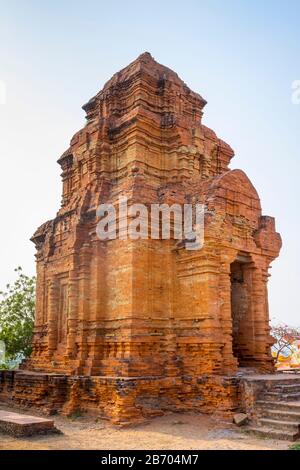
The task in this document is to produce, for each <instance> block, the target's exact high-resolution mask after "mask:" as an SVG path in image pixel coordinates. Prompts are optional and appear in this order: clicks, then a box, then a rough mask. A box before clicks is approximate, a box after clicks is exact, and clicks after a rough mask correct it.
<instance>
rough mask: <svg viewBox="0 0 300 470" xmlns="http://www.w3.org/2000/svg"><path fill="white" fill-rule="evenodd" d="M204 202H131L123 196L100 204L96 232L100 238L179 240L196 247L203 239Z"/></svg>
mask: <svg viewBox="0 0 300 470" xmlns="http://www.w3.org/2000/svg"><path fill="white" fill-rule="evenodd" d="M204 209H205V206H204V205H203V204H183V205H180V204H172V205H171V206H169V205H168V204H150V205H144V204H132V205H130V206H129V205H128V199H127V198H126V197H119V200H118V203H117V204H116V205H113V204H100V205H99V207H98V208H97V216H98V217H100V221H99V222H98V224H97V229H96V232H97V236H98V238H99V239H100V240H103V241H104V240H115V239H117V238H118V239H120V240H127V239H130V240H138V239H147V238H151V239H154V240H160V239H162V240H168V239H171V238H173V239H175V240H181V241H182V242H183V243H182V246H184V247H185V248H186V249H187V250H199V249H201V248H202V246H203V243H204Z"/></svg>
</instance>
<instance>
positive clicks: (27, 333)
mask: <svg viewBox="0 0 300 470" xmlns="http://www.w3.org/2000/svg"><path fill="white" fill-rule="evenodd" d="M15 271H16V272H17V274H18V278H17V280H16V281H15V282H14V284H12V285H11V284H7V286H6V290H5V291H4V292H0V340H2V341H4V343H5V347H6V359H7V360H15V359H16V358H17V357H20V356H25V357H26V356H28V355H29V354H30V353H31V338H32V333H33V325H34V309H35V285H36V279H35V277H28V276H26V275H25V274H23V272H22V268H20V267H18V268H16V269H15Z"/></svg>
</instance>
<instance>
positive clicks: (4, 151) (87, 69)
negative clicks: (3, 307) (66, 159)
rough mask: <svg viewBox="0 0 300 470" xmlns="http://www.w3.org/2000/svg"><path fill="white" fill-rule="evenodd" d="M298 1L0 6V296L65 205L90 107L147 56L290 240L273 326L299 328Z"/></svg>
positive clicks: (274, 284)
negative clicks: (64, 178)
mask: <svg viewBox="0 0 300 470" xmlns="http://www.w3.org/2000/svg"><path fill="white" fill-rule="evenodd" d="M299 23H300V2H299V1H297V0H295V1H294V0H290V1H289V0H287V1H277V0H256V1H254V0H235V1H234V0H223V1H222V0H218V1H217V0H206V1H201V0H198V1H197V0H185V1H184V2H183V1H176V0H173V1H168V0H165V1H157V0H154V1H151V2H149V1H148V2H146V1H144V2H143V1H130V0H129V1H126V2H125V1H119V0H114V2H107V1H92V0H85V1H84V2H81V1H74V0H73V1H71V0H69V1H68V0H62V1H56V0H54V1H53V0H52V1H50V0H48V1H33V0H27V1H25V0H19V1H18V0H5V1H4V0H0V82H2V83H3V82H4V83H5V84H6V88H7V99H6V103H5V104H2V105H1V104H0V155H1V185H0V191H1V194H0V196H1V212H2V214H1V215H2V224H1V233H0V250H1V253H0V263H1V271H0V288H1V287H3V286H4V285H5V284H6V282H8V281H11V280H13V279H14V274H13V268H14V267H15V266H18V265H21V266H23V268H24V270H25V271H26V272H27V273H29V274H31V273H34V269H35V266H34V246H33V245H32V243H31V242H30V241H29V238H30V236H31V235H32V233H33V232H34V231H35V229H36V228H37V226H39V225H40V224H41V223H42V222H44V221H46V220H48V219H51V218H53V216H54V215H55V213H56V211H57V209H58V206H59V201H60V193H61V184H60V177H59V174H60V168H59V166H58V165H57V164H56V160H57V158H58V157H59V156H60V155H61V153H62V152H63V151H64V150H65V149H66V148H67V146H68V143H69V140H70V138H71V136H72V135H73V133H74V132H75V131H77V130H78V129H79V128H80V127H81V126H82V125H83V123H84V112H83V111H82V110H81V106H82V105H83V104H84V103H85V102H86V101H87V100H88V99H89V98H90V97H91V96H93V95H94V94H95V93H96V92H97V91H98V90H99V89H101V88H102V86H103V84H104V83H105V81H107V80H108V79H109V78H110V77H111V75H112V74H113V73H114V72H116V71H118V70H119V69H121V68H122V67H124V66H126V65H127V64H128V63H129V62H131V61H132V60H134V59H135V58H136V57H137V56H138V55H139V54H140V53H142V52H144V51H149V52H151V54H152V55H153V56H154V58H155V59H156V60H157V61H158V62H160V63H163V64H165V65H167V66H168V67H170V68H172V69H173V70H175V71H176V72H177V73H178V74H179V76H180V77H181V78H182V79H183V80H184V81H185V82H186V83H187V84H188V85H189V86H190V87H191V88H192V89H193V90H194V91H197V92H199V93H200V94H201V95H202V96H203V97H204V98H205V99H206V100H207V101H208V104H207V106H206V108H205V114H204V119H203V122H204V123H205V124H206V125H208V126H210V127H212V128H213V129H214V130H215V131H216V132H217V133H218V135H219V136H220V137H221V138H223V139H224V140H226V141H227V142H228V143H229V144H230V145H231V146H232V147H233V148H234V149H235V151H236V156H235V158H234V160H233V161H232V165H231V167H232V168H242V169H243V170H245V171H246V172H247V174H248V176H249V177H250V178H251V180H252V182H253V183H254V185H255V187H256V188H257V190H258V192H259V194H260V197H261V202H262V207H263V213H264V214H268V215H274V216H275V217H276V221H277V229H278V231H280V232H281V234H282V238H283V243H284V246H283V249H282V252H281V256H280V258H279V259H278V260H276V261H275V262H274V263H273V268H272V270H271V271H272V278H271V280H270V285H269V286H270V287H269V298H270V311H271V317H276V318H277V319H278V320H281V321H286V322H289V323H292V324H300V318H299V314H300V295H298V289H299V291H300V263H299V261H300V260H299V250H300V245H299V241H298V240H299V228H300V224H299V208H298V205H299V196H300V183H299V170H300V165H299V161H300V158H299V147H300V145H299V144H300V132H299V131H300V105H295V104H292V101H291V94H292V89H291V87H292V82H293V81H294V80H300V47H299V46H300V25H299Z"/></svg>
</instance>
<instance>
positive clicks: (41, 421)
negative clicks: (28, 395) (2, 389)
mask: <svg viewBox="0 0 300 470" xmlns="http://www.w3.org/2000/svg"><path fill="white" fill-rule="evenodd" d="M0 431H2V432H5V433H7V434H10V435H12V436H15V437H22V436H32V435H34V434H48V433H58V432H59V431H58V430H57V428H56V427H55V426H54V421H53V420H51V419H45V418H40V417H37V416H28V415H24V414H19V413H12V412H10V411H4V410H0Z"/></svg>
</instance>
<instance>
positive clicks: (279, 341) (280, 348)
mask: <svg viewBox="0 0 300 470" xmlns="http://www.w3.org/2000/svg"><path fill="white" fill-rule="evenodd" d="M271 335H272V336H273V338H274V339H275V340H276V343H275V344H274V346H273V349H274V350H275V352H276V357H275V360H276V362H277V361H278V358H279V355H280V354H282V353H285V352H292V346H293V343H294V341H296V340H297V339H299V338H300V328H296V327H293V326H289V325H285V324H280V325H275V326H273V327H272V330H271Z"/></svg>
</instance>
